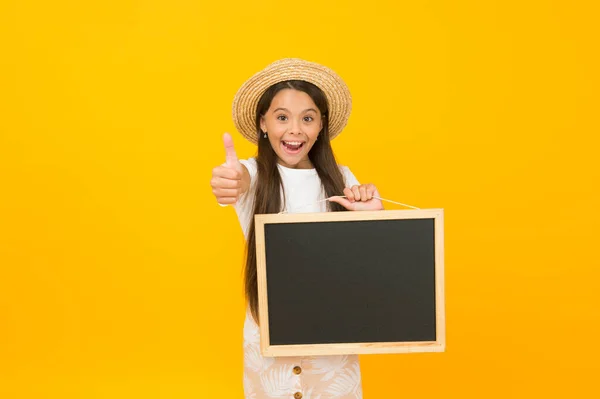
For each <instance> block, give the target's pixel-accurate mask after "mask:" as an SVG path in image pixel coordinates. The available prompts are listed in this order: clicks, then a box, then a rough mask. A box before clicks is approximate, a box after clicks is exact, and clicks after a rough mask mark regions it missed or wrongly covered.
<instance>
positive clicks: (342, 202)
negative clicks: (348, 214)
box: [329, 189, 356, 211]
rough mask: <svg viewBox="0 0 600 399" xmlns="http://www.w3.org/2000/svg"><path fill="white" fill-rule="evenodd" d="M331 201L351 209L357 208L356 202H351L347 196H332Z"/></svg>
mask: <svg viewBox="0 0 600 399" xmlns="http://www.w3.org/2000/svg"><path fill="white" fill-rule="evenodd" d="M346 190H347V189H346ZM344 191H345V190H344ZM329 201H331V202H335V203H338V204H340V205H341V206H343V207H344V208H346V209H348V210H349V211H354V210H355V206H356V203H354V202H350V201H348V200H347V199H346V198H343V197H337V196H336V197H330V198H329Z"/></svg>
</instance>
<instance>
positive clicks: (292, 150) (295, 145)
mask: <svg viewBox="0 0 600 399" xmlns="http://www.w3.org/2000/svg"><path fill="white" fill-rule="evenodd" d="M281 146H282V147H283V149H284V151H285V152H287V153H288V154H297V153H299V152H300V150H301V149H302V147H304V141H283V140H282V141H281Z"/></svg>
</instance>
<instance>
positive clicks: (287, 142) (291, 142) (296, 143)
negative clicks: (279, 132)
mask: <svg viewBox="0 0 600 399" xmlns="http://www.w3.org/2000/svg"><path fill="white" fill-rule="evenodd" d="M284 143H285V144H289V145H300V144H302V142H301V141H284Z"/></svg>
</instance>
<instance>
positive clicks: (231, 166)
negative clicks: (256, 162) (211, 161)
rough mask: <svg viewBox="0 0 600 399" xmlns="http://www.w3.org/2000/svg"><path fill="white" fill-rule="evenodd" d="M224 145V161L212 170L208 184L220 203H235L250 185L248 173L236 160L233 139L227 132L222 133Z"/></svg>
mask: <svg viewBox="0 0 600 399" xmlns="http://www.w3.org/2000/svg"><path fill="white" fill-rule="evenodd" d="M223 144H224V146H225V163H224V164H223V165H220V166H217V167H215V168H214V169H213V171H212V179H211V180H210V186H211V187H212V192H213V194H214V195H215V197H216V198H217V202H218V203H219V204H221V205H228V204H235V203H236V202H237V200H238V199H239V198H240V195H242V194H243V193H244V192H246V191H247V190H248V187H249V186H250V174H249V173H248V170H247V169H246V167H245V166H244V165H242V164H241V163H240V161H239V160H238V157H237V154H236V153H235V148H234V147H233V139H232V138H231V135H230V134H229V133H225V134H224V135H223Z"/></svg>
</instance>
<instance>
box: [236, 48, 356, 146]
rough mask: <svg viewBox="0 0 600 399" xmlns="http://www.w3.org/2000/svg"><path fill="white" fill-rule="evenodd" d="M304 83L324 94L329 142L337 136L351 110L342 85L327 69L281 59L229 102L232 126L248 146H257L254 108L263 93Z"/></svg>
mask: <svg viewBox="0 0 600 399" xmlns="http://www.w3.org/2000/svg"><path fill="white" fill-rule="evenodd" d="M286 80H304V81H306V82H309V83H312V84H314V85H315V86H317V87H318V88H319V89H321V90H322V91H323V93H325V97H326V98H327V103H328V106H329V138H330V139H333V138H335V137H336V136H337V135H338V134H340V133H341V131H342V129H343V128H344V127H345V126H346V123H348V118H349V117H350V111H351V110H352V97H351V95H350V90H349V89H348V86H346V83H344V81H343V80H342V79H341V78H340V77H339V76H338V75H337V74H336V73H335V72H333V71H332V70H331V69H329V68H327V67H325V66H323V65H319V64H316V63H314V62H309V61H305V60H302V59H299V58H284V59H282V60H279V61H275V62H273V63H272V64H270V65H268V66H267V67H266V68H265V69H263V70H262V71H260V72H258V73H256V74H255V75H254V76H252V77H251V78H250V79H248V80H247V81H246V82H245V83H244V84H243V85H242V86H241V87H240V89H239V90H238V92H237V93H236V95H235V97H234V99H233V123H234V124H235V127H236V129H237V130H238V131H239V132H240V133H241V134H242V136H244V137H245V138H247V139H248V140H249V141H250V142H252V143H254V144H257V143H258V137H257V132H256V106H257V104H258V100H259V99H260V97H261V96H262V95H263V94H264V92H265V91H266V90H267V89H268V88H269V87H271V86H272V85H274V84H275V83H279V82H283V81H286Z"/></svg>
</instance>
